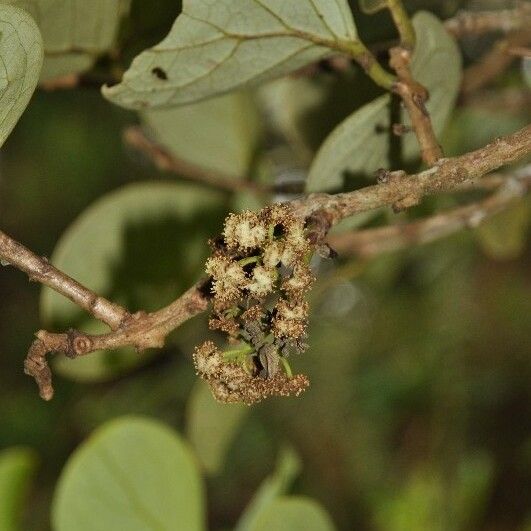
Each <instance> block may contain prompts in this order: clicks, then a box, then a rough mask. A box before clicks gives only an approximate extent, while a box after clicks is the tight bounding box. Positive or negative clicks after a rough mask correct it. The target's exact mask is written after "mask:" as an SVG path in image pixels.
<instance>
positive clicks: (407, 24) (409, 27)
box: [387, 0, 416, 50]
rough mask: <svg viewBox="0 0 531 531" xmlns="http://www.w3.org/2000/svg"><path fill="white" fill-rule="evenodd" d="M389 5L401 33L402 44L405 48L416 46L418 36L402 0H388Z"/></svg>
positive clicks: (411, 48) (410, 48)
mask: <svg viewBox="0 0 531 531" xmlns="http://www.w3.org/2000/svg"><path fill="white" fill-rule="evenodd" d="M387 7H388V9H389V11H390V12H391V16H392V17H393V22H394V23H395V26H396V28H397V30H398V33H399V34H400V44H401V46H402V47H404V48H408V49H409V50H413V49H414V48H415V42H416V36H415V29H414V28H413V24H411V19H410V18H409V15H408V14H407V11H406V10H405V9H404V5H403V4H402V0H387Z"/></svg>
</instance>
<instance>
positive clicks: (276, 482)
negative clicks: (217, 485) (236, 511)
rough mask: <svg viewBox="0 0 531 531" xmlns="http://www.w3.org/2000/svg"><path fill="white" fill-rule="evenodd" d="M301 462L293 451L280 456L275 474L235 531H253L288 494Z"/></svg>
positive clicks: (263, 484) (284, 452)
mask: <svg viewBox="0 0 531 531" xmlns="http://www.w3.org/2000/svg"><path fill="white" fill-rule="evenodd" d="M299 470H300V462H299V459H298V457H297V455H296V454H295V453H294V452H293V450H291V449H289V448H286V449H284V450H283V452H282V453H281V454H280V456H279V459H278V464H277V466H276V469H275V471H274V473H273V474H272V475H271V476H270V477H268V478H267V479H266V480H265V481H264V482H263V483H262V485H261V486H260V488H259V489H258V491H257V492H256V494H255V495H254V497H253V499H252V500H251V502H250V503H249V505H248V506H247V507H246V509H245V511H244V512H243V514H242V515H241V517H240V520H239V521H238V525H237V526H236V528H235V531H252V530H253V529H255V525H256V523H257V521H258V519H259V518H260V517H261V515H262V514H263V513H264V512H267V511H268V509H269V508H270V507H271V504H272V503H273V502H274V501H275V500H277V499H278V498H279V497H280V496H282V495H283V494H285V493H286V491H287V490H288V489H289V487H290V485H291V483H292V482H293V480H294V479H295V477H296V476H297V475H298V473H299Z"/></svg>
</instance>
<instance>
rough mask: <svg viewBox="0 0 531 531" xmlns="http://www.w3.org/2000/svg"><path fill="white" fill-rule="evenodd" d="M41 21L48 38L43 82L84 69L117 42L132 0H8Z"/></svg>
mask: <svg viewBox="0 0 531 531" xmlns="http://www.w3.org/2000/svg"><path fill="white" fill-rule="evenodd" d="M2 3H6V4H12V5H15V6H19V7H21V8H23V9H25V10H26V11H28V12H29V13H30V14H31V15H32V16H33V17H34V19H35V21H36V22H37V25H38V26H39V28H40V30H41V32H42V37H43V40H44V53H45V58H44V65H43V68H42V72H41V76H40V78H41V81H45V80H48V79H53V78H56V77H61V76H64V75H66V74H71V73H76V72H83V71H84V70H87V69H88V68H90V67H91V66H92V64H93V63H94V61H95V60H96V57H97V56H98V54H100V53H102V52H104V51H106V50H108V49H109V48H110V47H111V46H112V45H113V43H114V40H115V38H116V34H117V32H118V26H119V22H120V20H121V17H122V15H123V14H124V13H126V12H127V10H128V9H129V3H130V0H91V1H90V2H87V1H86V0H4V1H3V2H2Z"/></svg>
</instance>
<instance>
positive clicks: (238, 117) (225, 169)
mask: <svg viewBox="0 0 531 531" xmlns="http://www.w3.org/2000/svg"><path fill="white" fill-rule="evenodd" d="M142 118H143V121H144V123H145V124H146V125H147V126H148V127H149V128H150V129H151V130H152V131H153V134H154V137H155V138H156V139H157V140H158V141H159V143H161V144H162V145H164V146H165V147H166V148H168V149H169V150H170V151H171V152H172V153H173V154H174V155H175V156H176V157H177V158H179V159H183V160H185V161H187V162H191V163H193V164H197V165H198V166H201V167H203V168H207V169H212V170H216V171H219V172H222V173H224V174H227V175H228V176H235V177H239V178H243V177H246V176H247V174H248V172H249V168H250V166H251V163H252V161H253V158H254V154H255V151H256V147H257V143H258V140H259V136H260V126H259V124H260V120H259V116H258V112H257V109H256V107H255V105H254V103H253V101H252V98H251V97H250V95H249V94H247V93H234V94H227V95H225V96H221V97H219V98H213V99H210V100H208V101H203V102H200V103H195V104H193V105H187V106H185V107H175V108H173V109H154V110H150V111H146V112H143V113H142Z"/></svg>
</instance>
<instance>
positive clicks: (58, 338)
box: [0, 126, 531, 400]
mask: <svg viewBox="0 0 531 531" xmlns="http://www.w3.org/2000/svg"><path fill="white" fill-rule="evenodd" d="M530 151H531V126H527V127H525V128H523V129H521V130H520V131H517V132H516V133H513V134H512V135H509V136H507V137H505V138H500V139H498V140H496V141H494V142H493V143H491V144H489V145H487V146H485V147H484V148H482V149H479V150H477V151H474V152H471V153H467V154H466V155H462V156H460V157H456V158H452V159H441V160H439V161H438V163H437V165H435V166H434V167H432V168H430V169H429V170H426V171H423V172H421V173H418V174H415V175H409V176H408V175H406V174H405V173H404V172H384V173H383V174H381V175H380V177H379V184H376V185H374V186H368V187H366V188H363V189H360V190H356V191H354V192H348V193H343V194H336V195H329V194H312V195H309V196H307V197H305V198H302V199H298V200H295V201H291V202H290V203H289V204H290V206H291V208H292V212H293V215H294V216H296V217H298V218H302V219H305V220H306V221H307V225H308V230H309V239H310V240H311V242H312V243H313V244H314V245H316V246H317V245H319V244H320V243H321V242H323V241H324V239H325V237H326V235H327V232H328V230H329V229H330V228H331V227H332V226H333V225H334V224H335V223H337V222H339V221H340V220H341V219H343V218H346V217H348V216H351V215H353V214H355V213H358V212H363V211H367V210H372V209H375V208H380V207H383V206H392V207H393V208H394V209H395V210H400V209H404V208H407V207H410V206H413V205H415V204H417V203H418V202H419V201H420V200H421V199H422V198H423V197H424V196H427V195H432V194H437V193H442V192H449V191H453V190H456V189H459V188H462V187H463V186H464V185H465V184H466V183H471V182H473V180H474V179H477V178H479V177H481V176H483V175H485V174H486V173H488V172H491V171H493V170H496V169H497V168H499V167H501V166H503V165H505V164H510V163H512V162H515V161H516V160H518V159H520V158H522V157H524V156H525V155H527V154H528V153H529V152H530ZM492 180H493V181H495V180H496V179H492ZM491 185H492V183H491ZM0 235H1V237H0V258H1V259H2V261H4V262H8V263H10V264H11V265H13V266H15V267H17V268H18V269H21V270H22V271H24V272H26V273H27V274H28V275H29V276H30V278H33V279H34V280H37V281H39V282H42V283H43V284H45V285H47V286H49V287H51V288H52V289H55V290H56V291H57V292H59V293H61V294H62V295H65V296H66V297H68V298H70V299H71V300H72V301H74V302H76V303H77V304H78V305H79V306H81V307H82V308H84V309H85V310H87V311H88V312H90V313H91V314H92V315H94V316H95V317H96V318H98V319H100V320H102V321H103V322H106V323H107V324H108V325H109V326H111V327H112V328H114V330H112V331H111V332H109V333H106V334H101V335H89V334H85V333H82V332H78V331H75V330H70V331H68V332H66V333H63V334H53V333H50V332H46V331H43V330H41V331H39V332H38V333H37V338H36V339H35V341H34V342H33V344H32V346H31V348H30V349H29V352H28V355H27V358H26V361H25V372H26V373H27V374H29V375H31V376H33V377H34V378H35V380H36V382H37V384H38V386H39V390H40V394H41V396H42V397H43V398H44V399H46V400H49V399H51V398H52V396H53V388H52V383H51V371H50V369H49V367H48V363H47V359H46V357H47V355H48V354H49V353H50V352H59V353H62V354H65V355H66V356H68V357H72V358H75V357H79V356H85V355H87V354H90V353H91V352H94V351H96V350H102V349H115V348H118V347H123V346H134V347H136V348H137V349H138V350H143V349H146V348H159V347H161V346H162V345H163V344H164V340H165V338H166V336H167V335H168V334H169V333H170V332H171V331H173V330H174V329H175V328H177V327H178V326H180V325H181V324H182V323H183V322H185V321H186V320H188V319H190V318H191V317H193V316H195V315H197V314H198V313H200V312H202V311H204V310H205V309H206V308H207V307H208V304H209V301H210V299H211V289H210V279H205V280H203V281H201V282H199V283H198V284H196V285H194V286H192V287H191V288H190V289H189V290H188V291H186V292H185V293H184V294H183V295H182V296H181V297H179V298H178V299H177V300H176V301H174V302H173V303H172V304H170V305H169V306H167V307H165V308H163V309H161V310H159V311H157V312H153V313H144V312H138V313H136V314H129V312H127V310H125V309H123V308H121V307H120V306H118V305H116V304H114V303H111V302H109V301H107V300H106V299H104V298H103V297H99V296H97V295H96V294H94V293H92V292H91V291H90V290H88V289H87V288H85V287H83V286H81V285H80V284H79V283H77V282H76V281H74V280H73V279H71V278H70V277H68V276H67V275H65V274H64V273H61V272H60V271H58V270H57V269H56V268H54V267H53V266H51V265H50V264H49V263H48V262H47V261H46V260H44V259H42V258H39V257H37V256H36V255H34V254H33V253H32V252H31V251H29V250H27V249H26V248H25V247H23V246H22V245H20V244H19V243H17V242H15V241H14V240H12V239H11V238H10V237H8V236H7V235H4V234H3V233H0Z"/></svg>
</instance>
